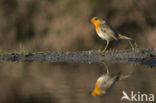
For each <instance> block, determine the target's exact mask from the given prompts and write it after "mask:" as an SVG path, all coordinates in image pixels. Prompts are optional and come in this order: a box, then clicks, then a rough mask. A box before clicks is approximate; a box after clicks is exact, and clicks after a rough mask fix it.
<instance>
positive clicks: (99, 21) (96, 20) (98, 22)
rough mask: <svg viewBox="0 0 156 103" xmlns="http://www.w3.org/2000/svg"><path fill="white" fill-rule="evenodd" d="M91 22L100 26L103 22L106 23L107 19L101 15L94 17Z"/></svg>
mask: <svg viewBox="0 0 156 103" xmlns="http://www.w3.org/2000/svg"><path fill="white" fill-rule="evenodd" d="M91 22H92V23H93V24H94V25H95V26H96V27H97V26H99V25H100V24H101V23H105V22H106V21H105V20H104V19H102V18H100V17H93V18H92V19H91Z"/></svg>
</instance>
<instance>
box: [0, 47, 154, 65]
mask: <svg viewBox="0 0 156 103" xmlns="http://www.w3.org/2000/svg"><path fill="white" fill-rule="evenodd" d="M0 61H11V62H14V61H44V62H86V63H95V62H108V63H124V62H125V63H126V62H132V63H140V64H144V65H147V66H151V67H152V66H156V49H147V50H109V51H106V52H105V53H102V52H100V51H97V50H95V51H76V52H37V53H13V52H12V53H0Z"/></svg>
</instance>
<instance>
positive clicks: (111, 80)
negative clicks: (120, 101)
mask: <svg viewBox="0 0 156 103" xmlns="http://www.w3.org/2000/svg"><path fill="white" fill-rule="evenodd" d="M119 78H120V73H118V74H116V75H115V76H111V75H110V74H109V73H106V74H103V75H101V76H100V77H99V78H98V79H97V81H96V84H95V88H94V90H93V91H92V93H91V95H92V96H93V97H96V96H102V95H104V94H106V92H107V90H108V89H110V88H111V87H112V86H113V84H115V82H116V81H118V80H119Z"/></svg>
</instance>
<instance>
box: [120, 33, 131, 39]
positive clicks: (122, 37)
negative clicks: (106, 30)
mask: <svg viewBox="0 0 156 103" xmlns="http://www.w3.org/2000/svg"><path fill="white" fill-rule="evenodd" d="M118 35H119V39H127V40H132V38H130V37H127V36H123V35H121V34H118Z"/></svg>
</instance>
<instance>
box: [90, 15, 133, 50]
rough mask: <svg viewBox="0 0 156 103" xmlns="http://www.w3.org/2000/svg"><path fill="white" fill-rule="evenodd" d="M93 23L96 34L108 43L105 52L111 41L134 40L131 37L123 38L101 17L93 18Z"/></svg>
mask: <svg viewBox="0 0 156 103" xmlns="http://www.w3.org/2000/svg"><path fill="white" fill-rule="evenodd" d="M91 22H92V23H93V24H94V26H95V30H96V33H97V34H98V36H99V37H100V38H102V39H103V40H106V41H107V44H106V46H105V48H104V50H103V52H104V51H105V50H106V49H107V47H108V45H109V42H110V41H111V40H119V39H127V40H132V39H131V38H129V37H126V36H123V35H121V34H119V33H116V32H115V31H114V30H113V29H112V28H111V26H110V25H109V24H108V23H107V22H106V21H105V20H104V19H102V18H100V17H93V18H92V19H91Z"/></svg>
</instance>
